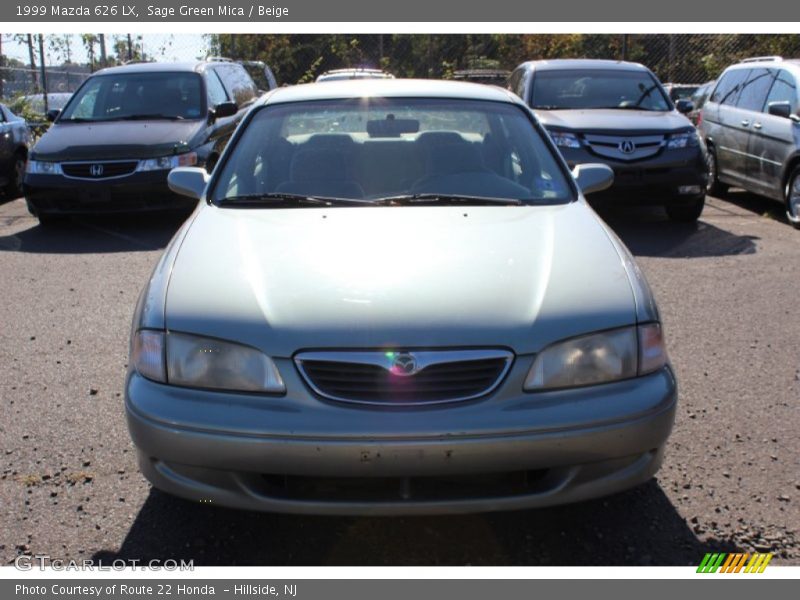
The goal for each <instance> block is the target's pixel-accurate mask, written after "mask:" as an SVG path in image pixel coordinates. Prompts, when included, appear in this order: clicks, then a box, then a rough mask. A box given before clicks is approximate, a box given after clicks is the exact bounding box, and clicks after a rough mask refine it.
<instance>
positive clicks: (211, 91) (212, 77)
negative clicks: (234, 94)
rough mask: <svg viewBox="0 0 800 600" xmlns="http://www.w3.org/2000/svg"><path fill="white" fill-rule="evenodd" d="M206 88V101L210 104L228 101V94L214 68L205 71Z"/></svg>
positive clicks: (214, 104)
mask: <svg viewBox="0 0 800 600" xmlns="http://www.w3.org/2000/svg"><path fill="white" fill-rule="evenodd" d="M206 88H207V89H208V101H209V104H211V106H216V105H217V104H221V103H222V102H227V101H228V94H226V93H225V88H224V87H223V86H222V82H221V81H220V80H219V75H217V72H216V71H215V70H214V69H209V70H208V71H206Z"/></svg>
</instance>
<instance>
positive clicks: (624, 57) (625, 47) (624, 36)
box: [622, 33, 628, 60]
mask: <svg viewBox="0 0 800 600" xmlns="http://www.w3.org/2000/svg"><path fill="white" fill-rule="evenodd" d="M622 60H628V34H627V33H623V34H622Z"/></svg>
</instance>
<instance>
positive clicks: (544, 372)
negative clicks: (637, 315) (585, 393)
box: [524, 323, 667, 391]
mask: <svg viewBox="0 0 800 600" xmlns="http://www.w3.org/2000/svg"><path fill="white" fill-rule="evenodd" d="M666 363H667V353H666V350H665V348H664V338H663V336H662V333H661V326H660V325H659V324H658V323H649V324H647V325H640V326H638V327H625V328H622V329H615V330H612V331H604V332H601V333H593V334H590V335H584V336H581V337H576V338H572V339H569V340H565V341H563V342H558V343H556V344H553V345H552V346H550V347H548V348H545V349H544V350H543V351H542V352H540V353H539V354H538V355H537V356H536V359H535V360H534V362H533V366H532V367H531V369H530V371H529V372H528V376H527V377H526V378H525V384H524V388H525V390H527V391H535V390H543V389H554V388H570V387H579V386H584V385H595V384H599V383H608V382H611V381H618V380H620V379H629V378H631V377H636V376H637V375H645V374H647V373H652V372H653V371H657V370H658V369H660V368H661V367H663V366H664V365H665V364H666Z"/></svg>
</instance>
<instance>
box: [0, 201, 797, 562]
mask: <svg viewBox="0 0 800 600" xmlns="http://www.w3.org/2000/svg"><path fill="white" fill-rule="evenodd" d="M601 214H602V215H603V217H604V218H606V219H607V220H608V221H609V222H610V223H611V225H612V226H613V228H614V229H615V230H616V231H617V233H618V234H619V235H620V236H621V237H622V239H623V240H624V241H625V243H626V244H627V245H628V246H629V248H630V249H631V250H632V251H633V253H634V254H635V255H636V257H637V259H638V262H639V264H640V265H641V266H642V268H643V269H644V271H645V272H646V274H647V276H648V278H649V281H650V284H651V285H652V287H653V288H654V291H655V294H656V298H657V299H658V301H659V305H660V308H661V310H662V316H663V321H664V325H665V330H666V334H667V336H668V337H667V342H668V348H669V351H670V356H671V359H672V362H673V365H674V367H675V369H676V372H677V376H678V381H679V385H680V404H679V412H678V417H677V421H676V424H675V430H674V433H673V435H672V437H671V439H670V443H669V446H668V453H667V458H666V462H665V465H664V467H663V468H662V470H661V471H660V473H659V474H658V477H657V479H656V480H654V481H651V482H650V483H648V484H646V485H644V486H642V487H639V488H637V489H635V490H632V491H630V492H626V493H623V494H620V495H617V496H614V497H610V498H606V499H602V500H597V501H593V502H587V503H582V504H577V505H572V506H566V507H560V508H553V509H546V510H536V511H525V512H511V513H498V514H477V515H470V516H458V517H424V518H421V517H415V518H331V517H324V518H323V517H299V516H285V515H271V514H252V513H244V512H237V511H232V510H226V509H221V508H216V507H213V506H208V505H200V504H197V505H195V504H192V503H189V502H187V501H183V500H179V499H175V498H172V497H170V496H167V495H165V494H163V493H160V492H158V491H155V490H152V489H151V488H150V486H149V484H147V482H146V481H145V480H144V478H143V477H142V476H141V475H140V474H139V472H138V470H137V467H136V462H135V456H134V449H133V446H132V444H131V441H130V438H129V436H128V432H127V428H126V425H125V420H124V411H123V406H122V390H123V382H124V377H125V370H126V362H127V342H128V335H129V326H130V318H131V315H132V313H133V309H134V304H135V302H136V298H137V295H138V293H139V291H140V289H141V287H142V285H143V284H144V283H145V281H146V279H147V276H148V274H149V272H150V270H151V269H152V267H153V265H154V263H155V261H156V260H157V258H158V257H159V255H160V252H161V250H162V248H163V247H164V246H165V245H166V243H167V242H168V240H169V239H170V237H171V236H172V234H173V233H174V231H175V229H176V228H177V227H178V225H179V221H178V220H176V219H171V220H165V219H163V218H162V217H138V218H135V219H124V218H115V219H108V218H103V219H83V218H81V219H76V220H74V221H72V222H69V223H67V224H66V225H64V226H63V227H59V228H55V229H45V228H42V227H40V226H39V225H38V222H37V220H36V219H35V218H33V217H31V216H30V215H29V214H28V213H27V211H26V209H25V204H24V201H22V200H19V199H18V200H12V201H6V202H4V203H3V204H2V205H0V281H2V289H3V293H2V294H1V295H0V298H2V302H0V374H2V376H1V377H0V405H1V406H2V411H0V415H2V419H1V420H0V448H2V453H3V454H2V456H0V459H1V460H2V468H1V469H0V471H1V472H2V474H1V475H0V522H2V523H3V526H2V527H1V528H0V559H2V563H4V564H5V563H12V562H13V561H14V558H15V557H16V556H17V555H19V554H21V553H30V554H47V555H49V556H50V557H51V558H54V559H55V558H59V559H76V560H80V559H86V558H94V559H102V560H104V561H109V560H112V559H115V558H123V559H138V560H142V561H146V560H149V559H154V558H158V559H166V558H177V559H180V558H183V559H186V560H189V559H193V560H194V561H195V564H196V565H200V564H221V565H242V564H258V565H262V564H263V565H287V564H291V565H341V564H346V565H408V564H414V565H465V564H472V565H632V564H633V565H638V564H646V565H650V564H656V565H690V564H699V562H700V560H701V559H702V557H703V554H704V553H705V552H711V551H722V552H731V551H734V550H744V551H760V552H774V553H775V558H774V559H773V563H772V564H800V546H799V545H798V543H799V542H800V539H799V538H800V532H799V531H798V529H799V528H800V440H799V439H798V435H797V431H798V427H799V426H800V413H799V412H798V400H799V399H800V345H798V339H800V319H798V318H797V306H798V304H797V282H798V280H799V279H800V260H798V248H799V247H800V232H797V231H794V230H793V229H792V228H791V227H790V226H789V225H788V224H787V223H786V221H785V218H784V217H783V215H782V211H781V209H780V206H778V205H777V204H776V203H773V202H771V201H768V200H763V199H759V198H758V197H756V196H753V195H750V194H746V193H744V192H739V191H733V192H731V193H730V194H729V196H728V197H727V198H726V199H724V200H723V199H716V198H713V199H709V201H708V204H707V206H706V210H705V212H704V214H703V217H702V218H701V222H700V223H699V224H698V225H697V226H696V227H695V226H686V225H679V224H676V223H673V222H670V221H668V220H667V219H666V218H665V217H664V216H663V215H662V213H661V212H660V211H657V210H620V209H617V210H604V211H601ZM209 243H213V240H211V241H210V242H209Z"/></svg>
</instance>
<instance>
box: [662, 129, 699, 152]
mask: <svg viewBox="0 0 800 600" xmlns="http://www.w3.org/2000/svg"><path fill="white" fill-rule="evenodd" d="M699 145H700V139H699V138H698V137H697V132H696V131H685V132H683V133H673V134H672V135H671V136H669V138H667V148H669V149H671V150H675V149H678V148H695V147H697V146H699Z"/></svg>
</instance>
